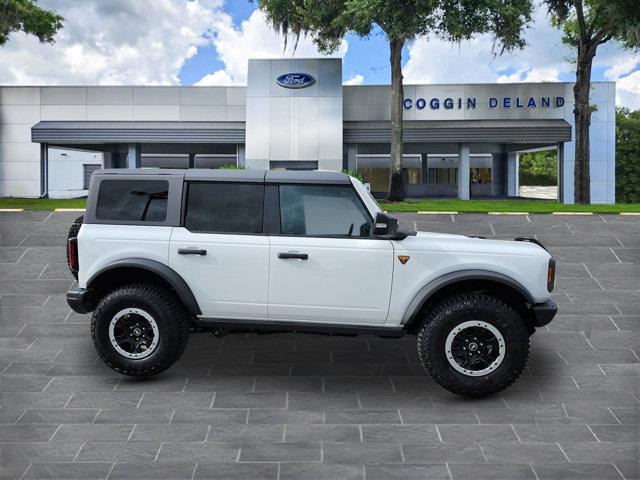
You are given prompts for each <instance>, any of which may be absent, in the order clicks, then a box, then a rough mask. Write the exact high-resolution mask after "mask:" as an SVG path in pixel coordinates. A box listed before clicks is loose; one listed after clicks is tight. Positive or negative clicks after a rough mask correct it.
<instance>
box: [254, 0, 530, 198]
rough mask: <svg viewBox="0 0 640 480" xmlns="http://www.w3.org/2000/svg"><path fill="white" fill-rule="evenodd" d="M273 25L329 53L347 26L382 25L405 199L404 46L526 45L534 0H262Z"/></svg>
mask: <svg viewBox="0 0 640 480" xmlns="http://www.w3.org/2000/svg"><path fill="white" fill-rule="evenodd" d="M258 3H259V6H260V8H261V9H262V10H263V11H264V12H265V13H266V15H267V18H268V19H269V21H270V22H271V23H272V24H273V26H274V27H275V28H276V29H278V30H279V31H280V32H282V33H283V34H284V35H285V46H286V42H287V35H289V34H292V35H293V37H294V38H295V42H296V43H297V41H298V39H299V38H300V35H302V34H308V35H310V37H311V38H312V39H313V41H314V42H315V44H316V45H317V46H318V48H319V49H320V51H322V52H325V53H329V52H332V51H334V50H335V49H336V48H337V47H338V45H339V44H340V41H341V39H342V38H343V37H344V36H345V34H347V33H348V32H352V33H355V34H357V35H359V36H368V35H370V34H371V33H372V32H373V31H374V29H375V28H376V26H377V27H379V28H380V29H382V31H383V32H384V34H385V35H386V37H387V39H388V41H389V50H390V56H389V60H390V63H391V90H392V96H391V97H392V98H391V169H390V170H391V181H390V190H389V196H388V198H389V200H392V201H401V200H403V199H404V185H403V182H402V112H403V106H402V102H403V100H404V89H403V86H402V68H401V63H402V49H403V47H404V46H405V45H406V44H407V43H408V42H411V41H412V40H414V39H415V38H416V37H418V36H427V37H429V36H432V37H439V38H442V39H445V40H447V41H451V42H460V41H462V40H466V39H469V38H471V37H473V36H474V35H476V34H480V33H492V34H493V36H494V51H495V52H497V53H502V52H503V51H505V50H510V49H513V48H522V47H523V46H524V40H523V39H522V36H521V33H522V30H523V27H524V26H525V25H526V24H527V23H528V22H529V21H530V19H531V0H258Z"/></svg>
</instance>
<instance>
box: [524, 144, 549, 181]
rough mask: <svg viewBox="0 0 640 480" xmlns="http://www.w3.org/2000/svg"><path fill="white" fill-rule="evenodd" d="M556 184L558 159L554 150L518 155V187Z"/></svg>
mask: <svg viewBox="0 0 640 480" xmlns="http://www.w3.org/2000/svg"><path fill="white" fill-rule="evenodd" d="M557 184H558V158H557V154H556V151H555V150H544V151H542V152H527V153H521V154H520V185H534V186H555V185H557Z"/></svg>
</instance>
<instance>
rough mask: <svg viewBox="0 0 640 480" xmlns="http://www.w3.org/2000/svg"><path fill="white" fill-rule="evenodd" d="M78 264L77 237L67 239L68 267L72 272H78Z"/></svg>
mask: <svg viewBox="0 0 640 480" xmlns="http://www.w3.org/2000/svg"><path fill="white" fill-rule="evenodd" d="M79 267H80V265H79V264H78V238H77V237H74V238H70V239H69V268H70V269H71V271H72V272H76V273H77V272H78V270H79Z"/></svg>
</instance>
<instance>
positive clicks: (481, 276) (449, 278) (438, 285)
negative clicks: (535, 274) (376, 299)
mask: <svg viewBox="0 0 640 480" xmlns="http://www.w3.org/2000/svg"><path fill="white" fill-rule="evenodd" d="M465 280H489V281H492V282H496V283H502V284H503V285H505V286H508V287H511V288H512V289H514V290H516V291H517V292H518V293H520V294H521V295H522V296H523V297H524V298H525V299H526V301H527V302H528V303H531V304H534V303H535V299H534V298H533V296H532V295H531V293H529V291H528V290H527V289H526V288H525V287H524V286H523V285H522V284H521V283H520V282H518V281H517V280H514V279H513V278H511V277H509V276H507V275H504V274H502V273H498V272H492V271H491V270H481V269H469V270H458V271H456V272H450V273H445V274H444V275H441V276H440V277H437V278H435V279H433V280H431V281H430V282H429V283H427V284H426V285H424V286H423V287H422V288H421V289H420V290H418V293H416V294H415V296H414V297H413V299H412V300H411V302H409V305H408V306H407V308H406V310H405V312H404V315H403V316H402V322H401V323H402V325H406V324H407V323H409V322H410V321H411V319H412V318H413V317H414V316H415V315H416V314H417V313H418V312H419V311H420V309H421V308H422V307H423V306H424V305H425V303H427V301H429V299H430V298H431V297H432V296H433V295H434V294H435V293H437V292H438V291H439V290H441V289H442V288H444V287H446V286H448V285H452V284H454V283H457V282H461V281H465Z"/></svg>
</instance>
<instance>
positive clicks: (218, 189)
mask: <svg viewBox="0 0 640 480" xmlns="http://www.w3.org/2000/svg"><path fill="white" fill-rule="evenodd" d="M263 201H264V185H254V184H242V183H191V184H190V185H189V193H188V197H187V207H186V214H185V219H184V225H185V227H186V228H187V229H188V230H190V231H192V232H194V231H195V232H211V233H239V234H252V233H262V209H263Z"/></svg>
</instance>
